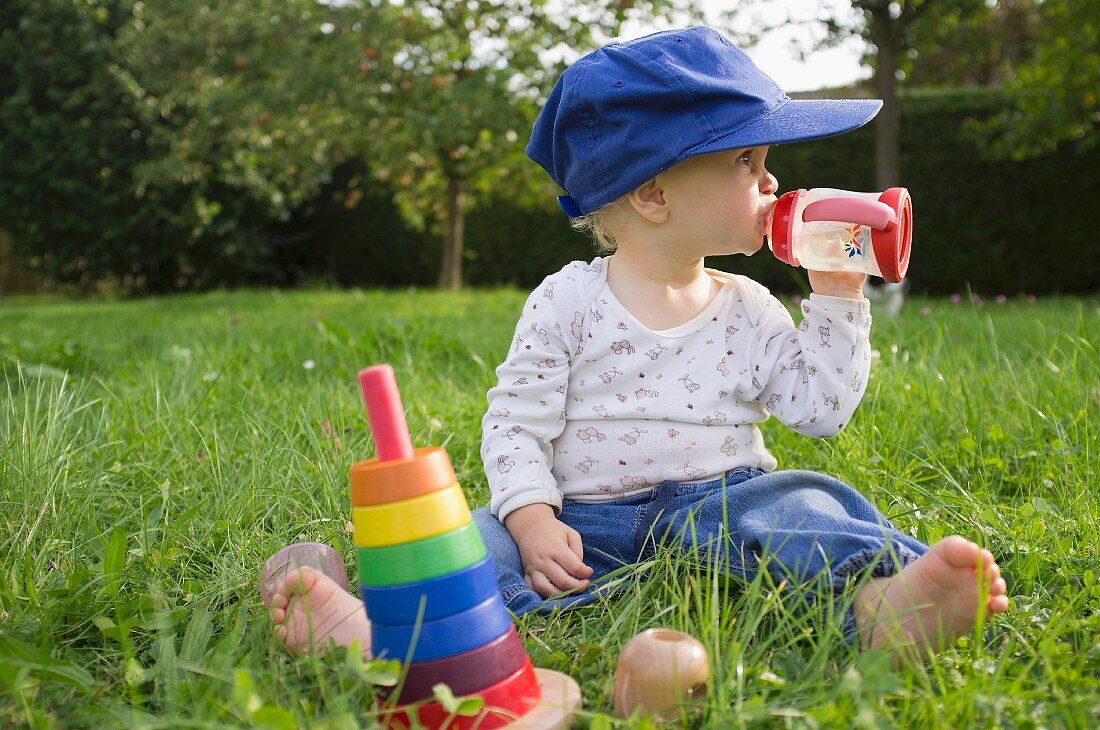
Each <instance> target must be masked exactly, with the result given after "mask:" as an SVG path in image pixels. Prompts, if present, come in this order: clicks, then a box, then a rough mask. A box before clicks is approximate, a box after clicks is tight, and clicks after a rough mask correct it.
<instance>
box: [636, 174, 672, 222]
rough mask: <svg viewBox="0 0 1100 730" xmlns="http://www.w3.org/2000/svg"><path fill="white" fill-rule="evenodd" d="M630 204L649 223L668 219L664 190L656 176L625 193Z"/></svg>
mask: <svg viewBox="0 0 1100 730" xmlns="http://www.w3.org/2000/svg"><path fill="white" fill-rule="evenodd" d="M626 198H627V200H629V201H630V206H631V207H632V208H634V210H635V211H636V212H637V213H638V215H640V216H642V217H643V218H645V219H646V220H647V221H649V222H650V223H664V222H665V221H667V220H668V203H667V202H666V201H665V191H664V188H663V187H662V186H661V184H660V182H659V181H658V180H657V178H651V179H649V180H647V181H645V182H644V183H642V184H641V185H639V186H638V187H636V188H634V189H633V190H631V191H630V192H629V193H627V195H626Z"/></svg>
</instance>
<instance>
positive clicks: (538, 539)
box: [504, 504, 592, 598]
mask: <svg viewBox="0 0 1100 730" xmlns="http://www.w3.org/2000/svg"><path fill="white" fill-rule="evenodd" d="M504 526H505V527H506V528H508V533H509V534H510V535H511V536H512V539H513V540H515V541H516V547H518V548H519V555H520V560H521V561H522V562H523V571H524V573H523V580H524V581H525V582H526V583H527V585H528V586H530V587H531V588H532V589H534V591H535V592H536V593H538V594H539V595H540V596H542V597H543V598H548V597H550V596H552V595H553V594H555V593H560V592H562V591H569V590H574V589H584V588H585V587H586V586H587V585H588V581H587V580H586V579H587V578H588V576H590V575H592V568H590V567H588V566H587V565H585V564H584V562H583V560H584V548H583V547H582V545H581V536H580V533H578V532H577V531H576V530H574V529H573V528H572V527H569V526H568V525H566V524H565V523H564V522H561V521H560V520H559V519H558V518H557V516H556V515H555V514H554V508H553V507H551V506H550V505H548V504H529V505H527V506H526V507H520V508H519V509H517V510H514V511H513V512H510V513H509V514H508V516H507V517H505V518H504Z"/></svg>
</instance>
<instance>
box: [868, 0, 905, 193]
mask: <svg viewBox="0 0 1100 730" xmlns="http://www.w3.org/2000/svg"><path fill="white" fill-rule="evenodd" d="M895 22H898V21H895V20H894V19H893V18H891V17H890V9H889V5H888V4H887V3H882V4H877V5H876V6H875V7H873V8H872V9H871V38H872V40H873V41H874V44H875V48H876V54H875V93H876V94H877V95H878V97H879V98H880V99H882V111H880V112H879V114H878V117H877V118H876V120H875V189H876V190H885V189H886V188H891V187H894V186H896V185H900V184H901V160H900V158H901V149H900V143H899V129H900V126H901V124H900V119H899V115H898V93H897V89H898V82H897V75H896V74H897V70H898V34H897V33H896V32H895V29H894V28H893V24H894V23H895Z"/></svg>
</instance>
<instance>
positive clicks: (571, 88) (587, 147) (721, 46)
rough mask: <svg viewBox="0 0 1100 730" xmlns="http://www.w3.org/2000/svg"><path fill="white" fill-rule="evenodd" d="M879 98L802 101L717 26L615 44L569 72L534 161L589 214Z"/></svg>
mask: <svg viewBox="0 0 1100 730" xmlns="http://www.w3.org/2000/svg"><path fill="white" fill-rule="evenodd" d="M881 108H882V102H881V101H880V100H878V99H852V100H826V99H813V100H795V99H791V98H790V97H789V96H787V95H786V94H785V93H783V90H782V89H780V88H779V86H778V85H777V84H776V83H775V82H774V81H772V80H771V79H770V78H769V77H768V76H767V75H766V74H765V73H764V72H763V71H761V70H760V69H758V68H757V67H756V64H754V63H753V62H752V60H751V59H749V57H748V56H746V55H745V54H744V53H743V52H742V51H741V50H740V49H739V48H737V47H736V46H734V45H733V44H732V43H730V41H729V40H728V39H726V37H725V36H723V35H722V34H721V33H719V32H718V31H716V30H714V29H712V28H706V27H695V28H686V29H683V30H671V31H664V32H661V33H655V34H653V35H649V36H646V37H644V38H639V39H637V40H632V41H627V42H623V43H612V44H611V45H608V46H606V47H604V48H601V49H599V50H597V51H594V52H592V53H590V54H588V55H587V56H585V57H583V58H581V59H580V60H579V61H577V62H576V63H574V64H573V65H572V66H570V67H569V68H567V69H566V70H565V72H564V73H563V74H562V75H561V77H560V78H559V79H558V81H557V83H556V84H555V85H554V88H553V90H552V91H551V92H550V96H549V98H548V99H547V100H546V105H545V106H544V107H543V109H542V111H541V112H540V113H539V116H538V119H537V120H536V121H535V127H534V129H533V130H532V132H531V141H530V142H528V143H527V156H528V157H530V158H531V159H532V160H534V161H535V162H537V163H538V164H539V165H540V166H541V167H542V168H543V169H544V170H546V172H547V173H549V174H550V177H551V178H553V180H554V182H556V183H557V184H558V185H559V186H560V187H561V188H562V189H563V190H565V191H566V195H563V196H561V197H559V198H558V202H559V203H560V204H561V207H562V210H564V211H565V213H566V214H567V215H568V216H569V217H570V218H577V217H580V216H582V215H586V214H588V213H591V212H593V211H596V210H599V209H600V208H601V207H603V206H604V205H607V204H608V203H611V202H613V201H615V200H618V199H619V198H620V197H622V196H623V195H626V194H627V193H628V192H630V191H631V190H633V189H634V188H636V187H638V186H639V185H641V184H642V183H644V182H645V181H646V180H649V179H650V178H652V177H654V176H655V175H657V174H658V173H660V172H663V171H665V170H667V169H668V168H670V167H672V166H673V165H676V164H677V163H680V162H683V161H684V160H686V159H687V158H689V157H694V156H696V155H703V154H707V153H709V152H721V151H723V150H734V149H740V148H743V147H758V146H762V145H772V144H781V143H785V142H801V141H804V140H808V139H819V138H821V137H829V136H832V135H834V134H840V133H842V132H848V131H850V130H853V129H856V128H858V127H861V126H863V125H864V124H866V123H867V122H869V121H870V120H871V119H872V118H873V117H874V116H875V114H877V113H878V110H879V109H881Z"/></svg>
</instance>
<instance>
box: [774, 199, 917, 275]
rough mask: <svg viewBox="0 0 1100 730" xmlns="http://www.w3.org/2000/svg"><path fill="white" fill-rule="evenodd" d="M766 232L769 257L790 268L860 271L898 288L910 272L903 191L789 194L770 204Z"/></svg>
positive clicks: (909, 218) (909, 211)
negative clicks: (769, 215) (906, 273)
mask: <svg viewBox="0 0 1100 730" xmlns="http://www.w3.org/2000/svg"><path fill="white" fill-rule="evenodd" d="M768 231H769V232H768V246H769V247H770V248H771V250H772V253H773V254H775V257H776V258H777V259H779V260H780V261H783V262H785V263H788V264H790V265H791V266H801V267H803V268H805V269H811V270H814V271H861V272H863V273H865V274H873V275H874V276H881V277H882V278H883V279H885V280H886V281H888V282H890V283H897V282H899V281H901V280H902V279H904V278H905V272H906V270H907V269H908V268H909V244H910V242H911V240H912V237H913V203H912V200H911V199H910V197H909V191H908V190H906V189H905V188H890V189H889V190H887V191H886V192H884V193H853V192H850V191H848V190H835V189H833V188H813V189H812V190H804V189H803V190H792V191H791V192H789V193H786V194H784V195H783V196H781V197H780V198H779V201H778V202H777V203H776V204H775V209H774V212H773V213H772V220H771V224H770V225H769V226H768Z"/></svg>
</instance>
